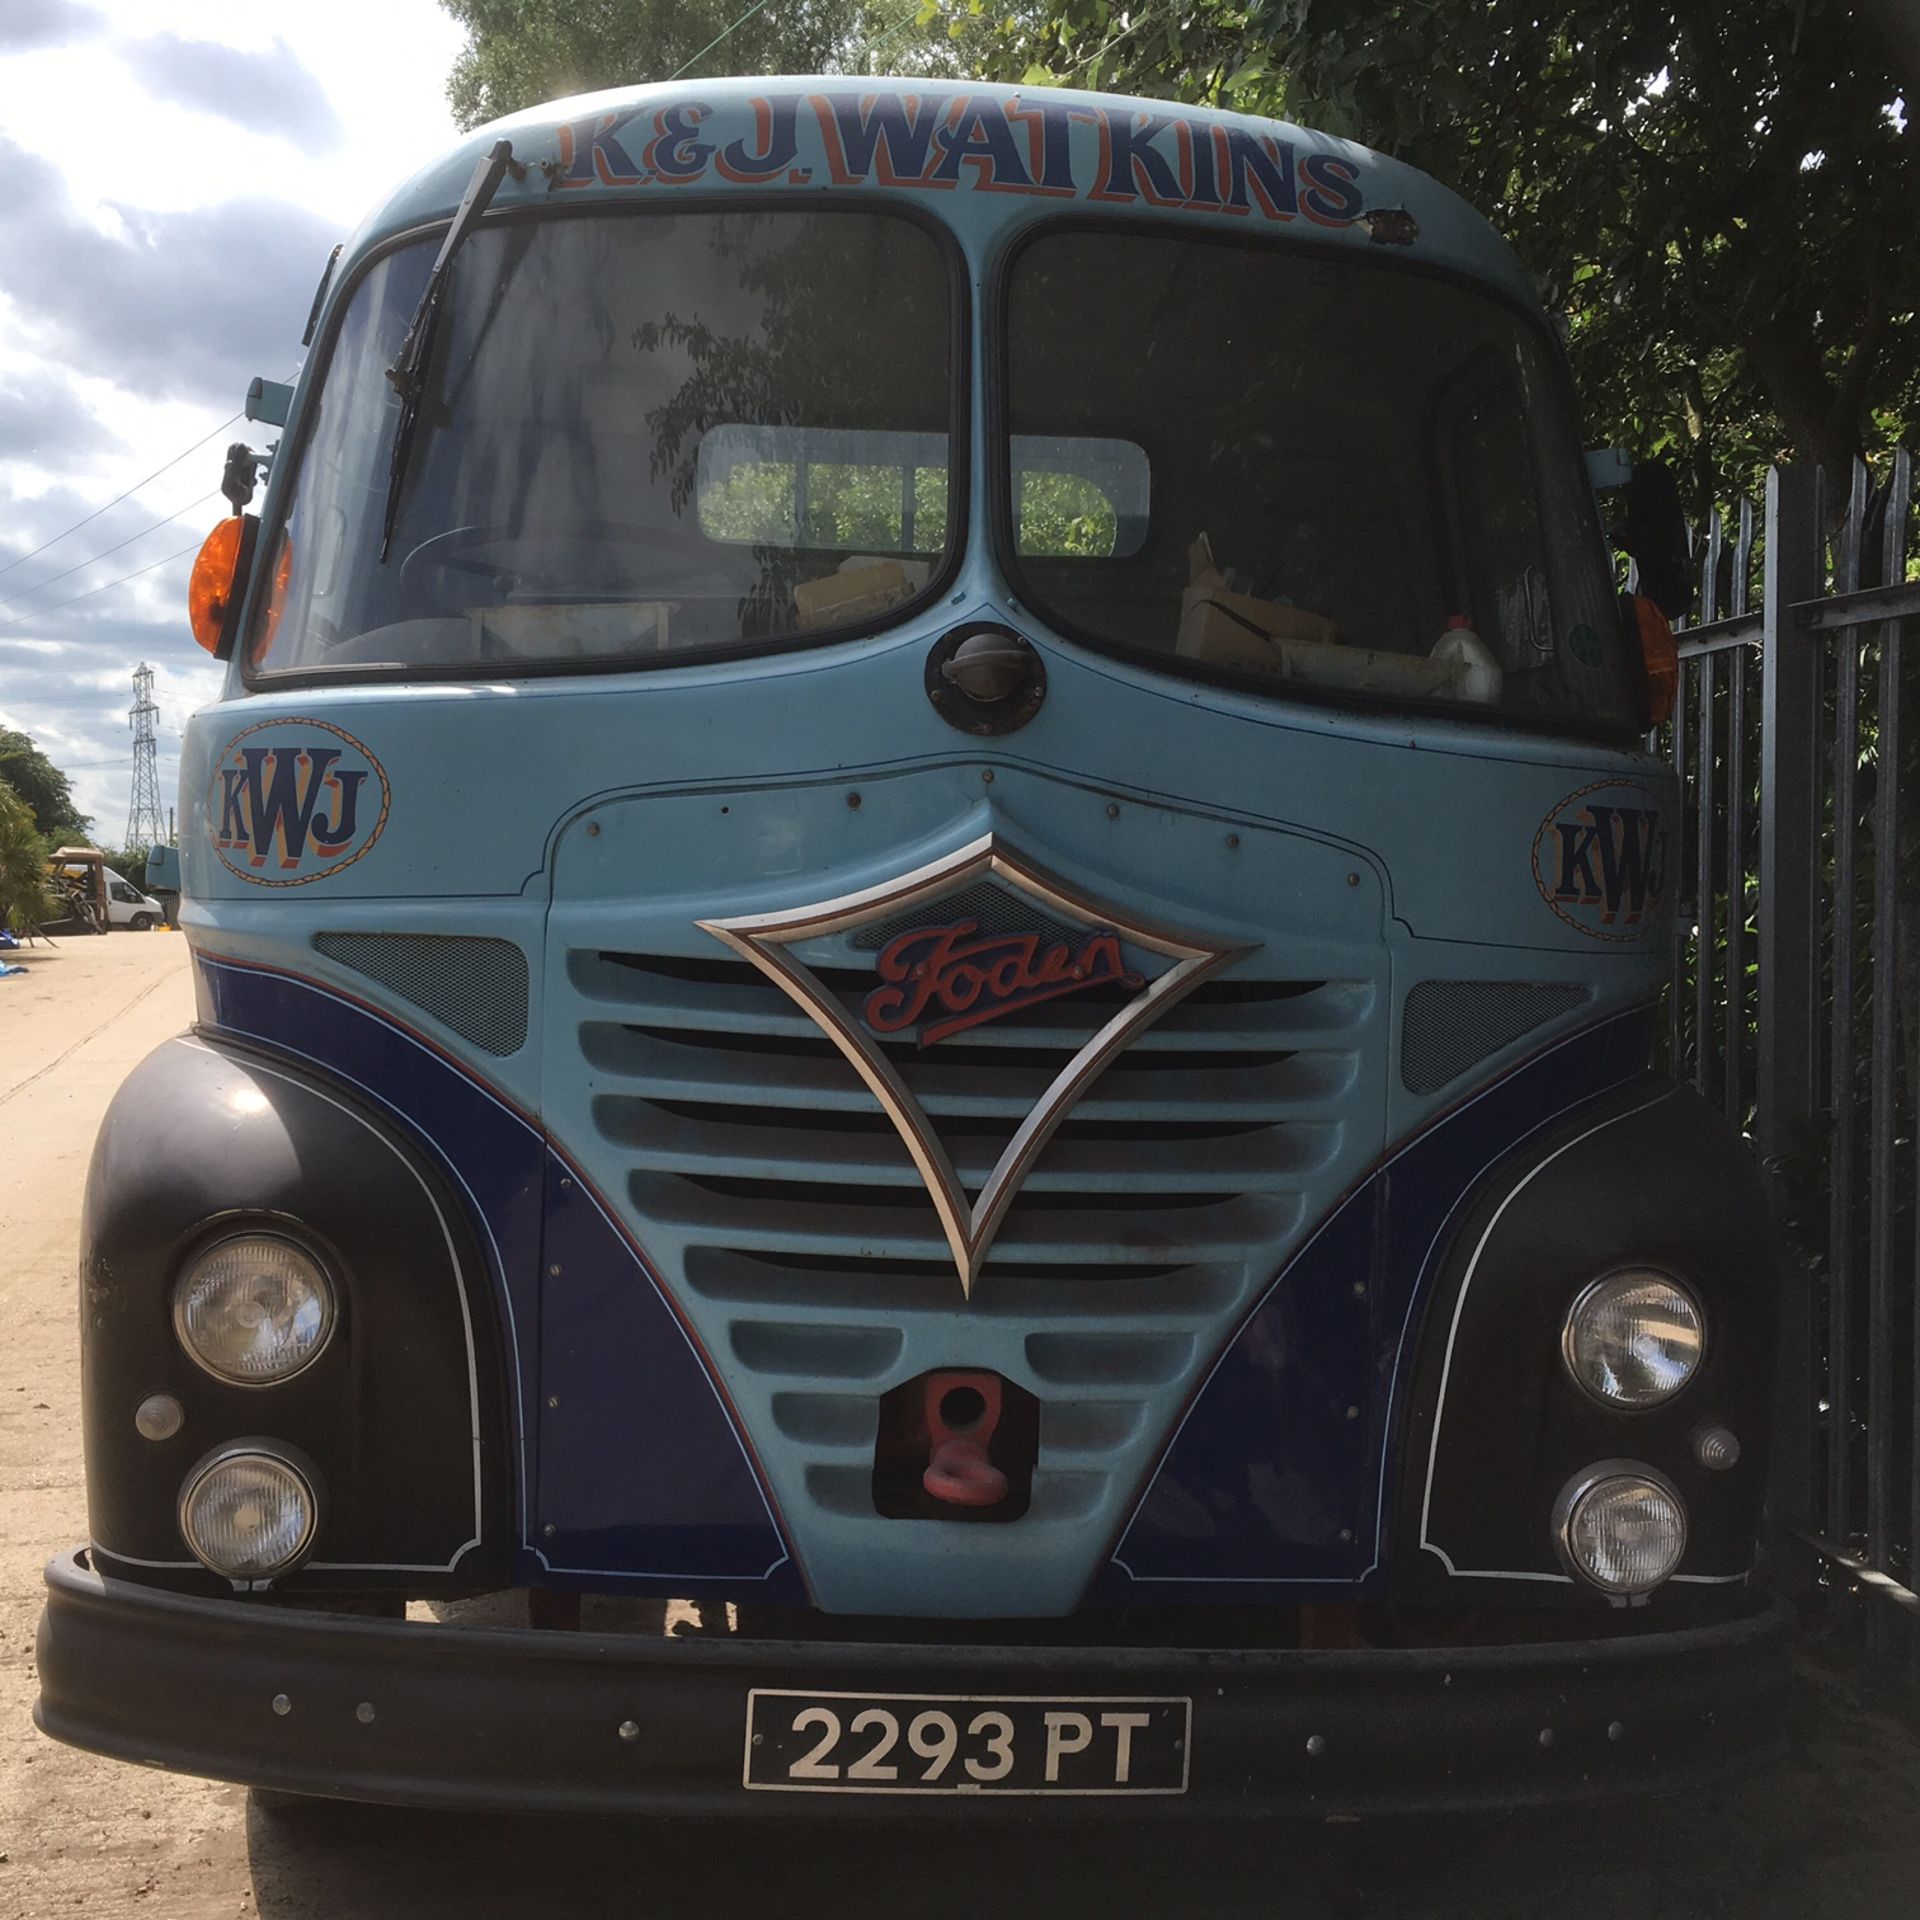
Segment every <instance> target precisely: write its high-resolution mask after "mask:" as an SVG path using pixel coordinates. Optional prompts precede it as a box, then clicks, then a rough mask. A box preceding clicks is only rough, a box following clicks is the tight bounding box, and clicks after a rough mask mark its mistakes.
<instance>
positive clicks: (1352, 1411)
mask: <svg viewBox="0 0 1920 1920" xmlns="http://www.w3.org/2000/svg"><path fill="white" fill-rule="evenodd" d="M1347 1418H1348V1419H1349V1420H1358V1419H1359V1418H1360V1409H1359V1408H1358V1407H1349V1408H1348V1409H1347Z"/></svg>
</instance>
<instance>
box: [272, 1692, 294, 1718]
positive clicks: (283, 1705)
mask: <svg viewBox="0 0 1920 1920" xmlns="http://www.w3.org/2000/svg"><path fill="white" fill-rule="evenodd" d="M273 1710H274V1712H275V1713H277V1714H279V1715H280V1716H281V1717H282V1718H284V1717H285V1716H286V1715H288V1714H290V1713H291V1712H292V1711H293V1702H292V1701H291V1700H290V1699H288V1697H287V1696H286V1695H285V1694H284V1693H276V1694H275V1695H274V1696H273Z"/></svg>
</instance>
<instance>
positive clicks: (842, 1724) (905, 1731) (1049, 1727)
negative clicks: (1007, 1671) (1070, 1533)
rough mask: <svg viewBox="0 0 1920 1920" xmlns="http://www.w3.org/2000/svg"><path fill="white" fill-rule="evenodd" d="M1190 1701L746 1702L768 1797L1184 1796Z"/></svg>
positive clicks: (755, 1698) (786, 1697)
mask: <svg viewBox="0 0 1920 1920" xmlns="http://www.w3.org/2000/svg"><path fill="white" fill-rule="evenodd" d="M1192 1727H1193V1702H1192V1701H1191V1700H1186V1699H1152V1700H1141V1699H1131V1698H1119V1697H1112V1696H1107V1695H1101V1696H1097V1697H1080V1696H1074V1695H1068V1696H1064V1697H1052V1696H1039V1695H1017V1696H1014V1697H1012V1698H1008V1697H1005V1696H1002V1697H1000V1698H997V1699H978V1698H972V1697H968V1696H964V1695H954V1694H937V1693H809V1692H803V1691H799V1690H789V1689H788V1688H785V1687H755V1688H754V1689H753V1690H752V1692H750V1693H749V1694H748V1695H747V1761H746V1768H745V1772H744V1776H743V1779H744V1784H745V1785H747V1786H748V1787H751V1788H755V1789H757V1790H759V1791H761V1792H764V1793H1054V1794H1089V1793H1109V1794H1110V1793H1185V1792H1186V1790H1187V1763H1188V1761H1189V1759H1190V1758H1191V1754H1192V1746H1193V1741H1192Z"/></svg>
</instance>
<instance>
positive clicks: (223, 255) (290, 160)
mask: <svg viewBox="0 0 1920 1920" xmlns="http://www.w3.org/2000/svg"><path fill="white" fill-rule="evenodd" d="M459 45H460V34H459V30H458V28H457V27H456V26H455V25H454V24H453V22H452V21H451V20H449V19H448V17H447V16H446V15H445V14H444V13H443V12H442V11H441V9H440V8H439V6H438V5H437V4H436V0H330V4H328V5H327V6H325V7H320V6H315V5H313V4H311V0H254V4H251V5H250V6H249V7H248V8H247V9H246V10H245V11H244V13H237V12H236V11H235V9H234V8H233V7H232V5H231V3H230V0H168V4H167V6H166V7H165V9H164V11H163V10H161V9H159V8H156V7H155V6H154V5H153V4H152V0H89V3H88V4H79V0H0V258H4V260H5V261H6V272H5V280H4V286H3V287H0V724H4V725H10V726H16V727H19V728H21V729H23V730H24V731H26V732H28V733H31V734H32V735H33V737H34V738H35V740H36V741H38V742H39V744H40V745H41V747H42V748H43V749H44V750H45V751H46V752H47V753H48V754H49V755H50V756H51V757H52V758H53V759H54V760H55V761H56V762H57V763H58V764H60V765H61V766H63V767H64V768H65V769H66V770H67V772H68V773H69V774H70V775H71V777H72V779H73V784H74V789H75V792H76V794H77V795H78V796H79V798H80V803H81V805H82V807H83V808H84V809H85V810H86V811H88V812H90V813H91V814H93V815H94V817H95V825H96V831H97V832H98V833H99V835H100V836H101V837H102V838H103V839H105V840H106V841H108V842H109V843H110V844H111V843H113V842H116V841H117V840H118V838H119V836H120V832H121V829H122V827H123V826H124V825H125V822H126V813H127V798H128V789H129V786H130V782H131V776H132V744H131V735H130V733H129V731H128V727H127V708H128V707H129V705H130V704H131V702H132V673H133V669H134V667H135V666H136V665H137V664H138V663H139V662H140V661H142V660H145V661H146V662H148V663H149V664H150V665H152V667H153V668H154V671H155V698H156V700H157V701H158V703H159V706H160V740H159V761H160V781H161V790H162V793H163V795H164V796H165V798H166V800H167V802H168V804H171V803H172V799H173V790H174V787H175V785H176V784H177V780H178V773H179V745H180V729H181V727H182V725H183V724H184V722H185V720H186V717H187V715H188V713H190V712H191V711H192V710H193V708H194V707H196V706H198V705H201V704H204V702H205V701H207V700H208V699H210V698H212V697H213V695H214V694H215V692H216V691H217V690H218V687H219V683H220V669H219V668H218V667H216V666H215V665H214V664H213V663H212V662H211V661H209V660H208V659H207V657H206V656H205V655H204V654H203V653H201V651H200V650H199V649H198V648H197V647H196V646H195V645H194V644H193V641H192V639H191V637H190V636H189V634H188V632H187V625H186V576H187V571H188V567H189V565H190V559H189V558H181V559H178V560H174V561H171V562H169V563H168V564H166V565H162V566H158V567H154V568H153V569H152V570H151V571H148V572H145V573H143V574H141V575H140V577H138V578H136V579H130V580H128V581H127V582H126V584H124V585H120V586H114V587H111V588H110V590H108V591H105V592H94V591H92V589H95V588H98V587H101V586H103V585H105V584H106V583H109V582H112V581H114V580H116V579H118V578H119V577H120V576H122V575H128V574H131V573H132V572H133V571H134V569H136V568H142V567H147V566H148V565H149V564H150V563H151V562H154V561H158V560H162V559H164V558H165V556H167V555H168V554H170V553H172V552H174V551H175V550H176V549H177V548H181V547H184V546H188V545H190V544H196V543H197V539H198V536H199V535H200V534H202V533H204V532H205V531H206V529H207V528H209V527H210V526H211V525H212V524H213V521H214V520H215V519H216V518H217V517H218V515H219V513H220V511H222V508H221V504H220V503H219V502H218V501H217V500H216V501H213V502H211V503H202V502H201V496H203V495H205V494H207V493H209V492H210V491H211V490H212V489H214V488H215V487H217V485H218V483H219V477H220V466H221V458H222V453H223V448H224V444H225V441H226V439H227V438H228V437H233V438H240V437H243V436H245V435H248V434H251V435H252V436H253V443H254V444H255V445H260V444H262V443H263V441H264V440H265V439H267V438H269V437H270V434H269V433H268V430H265V429H262V428H259V427H253V428H251V429H249V428H246V427H244V426H242V425H241V424H239V423H236V424H235V425H234V426H233V428H232V429H230V432H229V433H216V434H215V435H214V437H213V438H212V439H211V440H210V441H209V443H208V444H207V445H206V446H204V447H202V448H200V449H199V450H198V451H197V452H195V453H193V454H192V455H191V456H190V457H189V458H188V459H187V460H185V461H182V462H180V463H179V464H178V465H175V466H172V467H169V468H167V469H166V471H164V472H162V473H161V474H160V475H159V477H158V478H156V479H155V480H154V481H153V482H152V484H151V485H148V486H145V487H143V488H141V490H140V491H139V492H138V493H137V494H136V495H135V496H134V497H133V498H132V499H131V500H128V501H126V502H124V503H121V504H119V505H117V506H115V507H113V508H112V509H111V510H110V511H108V512H106V513H102V514H100V515H99V517H98V518H97V519H94V520H92V521H91V522H90V523H89V524H88V525H87V526H85V527H83V528H81V529H80V530H79V531H78V532H76V533H74V534H73V535H72V537H71V538H69V539H65V540H62V541H60V542H59V543H58V544H56V545H54V546H52V547H50V548H48V550H47V551H46V552H45V553H44V554H41V555H36V556H35V557H34V558H33V559H31V560H27V561H24V562H22V563H21V564H18V565H10V564H9V563H10V562H14V561H16V560H18V559H19V556H21V555H23V554H26V553H28V552H29V551H30V550H31V549H32V548H34V547H37V546H39V545H40V544H41V542H43V541H45V540H47V539H48V538H50V537H51V536H52V535H54V534H57V533H60V532H61V531H62V529H64V528H67V527H69V526H72V525H73V523H75V522H76V521H79V520H81V519H82V518H83V517H85V516H87V515H89V514H92V513H93V512H94V510H95V509H96V508H98V507H99V506H101V505H102V503H104V502H106V501H108V500H111V499H112V498H113V496H114V495H116V494H118V493H120V492H122V491H123V490H124V489H126V488H128V487H130V486H132V485H133V483H134V482H136V481H139V480H142V479H144V478H145V477H146V476H148V475H150V474H153V473H154V471H155V469H158V468H161V467H162V465H163V463H165V462H167V461H169V460H170V459H171V458H172V457H173V456H174V455H175V454H178V453H180V452H181V451H182V450H183V449H184V448H186V447H188V446H189V445H191V443H193V442H194V441H196V440H199V439H200V438H201V437H202V436H203V435H205V434H207V433H209V431H210V430H212V429H214V428H216V426H217V425H218V423H219V422H220V421H221V420H222V419H223V418H224V417H225V416H226V415H227V414H229V413H232V412H234V411H236V410H237V409H238V408H239V406H240V404H241V401H242V400H243V398H244V396H245V393H246V386H247V382H248V380H249V379H250V378H251V377H252V376H253V375H255V374H266V375H267V376H268V377H270V378H285V377H286V376H287V375H288V373H290V372H291V370H292V369H293V368H294V367H295V365H296V364H297V363H298V360H299V357H300V345H299V335H300V328H301V326H302V324H303V322H304V321H305V318H306V313H307V307H308V304H309V302H310V300H311V297H312V293H313V288H314V284H315V282H316V281H317V279H318V277H319V274H320V270H321V268H322V266H323V265H324V264H325V260H326V255H327V251H328V249H329V248H330V247H331V246H332V244H333V242H334V241H335V240H338V239H341V238H344V237H345V235H346V234H347V233H349V232H350V231H351V230H352V229H353V227H354V226H356V225H357V224H358V222H359V221H360V219H361V217H362V216H363V215H364V214H365V213H366V212H368V211H369V210H370V208H371V207H373V206H374V205H376V204H377V203H378V202H379V201H380V200H382V199H383V198H385V196H386V195H387V193H388V192H389V191H391V189H392V188H393V187H394V185H396V184H397V183H398V182H399V181H401V180H404V179H406V178H407V177H408V176H410V175H411V174H413V173H414V172H416V171H417V170H418V169H419V168H420V167H421V166H422V165H423V164H424V163H425V162H426V161H427V160H429V159H430V158H432V156H433V155H434V154H435V153H436V152H438V151H439V150H440V149H441V148H443V147H445V146H446V145H447V144H449V142H451V141H452V140H453V139H454V138H455V128H454V126H453V124H452V121H451V119H450V117H449V115H448V113H447V108H446V100H445V92H444V88H445V81H446V75H447V72H448V69H449V68H450V67H451V65H452V62H453V58H454V55H455V54H456V52H457V51H458V50H459ZM76 100H79V101H84V102H85V103H86V105H85V111H84V112H76V110H75V107H74V102H75V101H76ZM183 509H184V511H182V510H183ZM175 515H177V516H178V517H176V518H172V519H171V520H169V519H168V516H175ZM157 522H158V523H163V524H158V525H156V524H154V523H157ZM122 543H124V544H122ZM114 547H118V548H119V550H118V551H117V552H114V553H111V554H108V553H107V550H108V549H109V548H114ZM96 555H102V556H105V557H102V558H99V559H98V560H97V561H94V560H92V556H96ZM89 561H91V564H87V565H79V564H77V563H80V562H89ZM83 595H84V596H85V597H84V598H82V597H80V596H83Z"/></svg>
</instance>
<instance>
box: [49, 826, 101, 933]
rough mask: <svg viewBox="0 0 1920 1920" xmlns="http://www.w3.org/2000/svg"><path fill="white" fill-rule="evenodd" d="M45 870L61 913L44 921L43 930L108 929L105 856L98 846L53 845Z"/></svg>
mask: <svg viewBox="0 0 1920 1920" xmlns="http://www.w3.org/2000/svg"><path fill="white" fill-rule="evenodd" d="M47 872H48V875H49V877H50V878H51V880H52V883H53V892H54V895H55V897H56V898H57V899H58V901H59V902H60V905H61V907H62V912H61V914H60V917H59V918H58V919H55V920H49V921H47V922H45V924H44V929H43V930H44V931H46V932H48V933H106V932H108V931H109V930H110V929H111V927H112V925H113V897H112V893H111V891H110V890H109V886H108V880H109V875H108V871H107V856H106V855H105V854H104V853H102V852H101V851H100V849H99V848H98V847H56V848H55V849H54V851H53V853H52V854H51V855H50V856H49V858H48V860H47ZM113 877H115V878H117V877H118V876H113Z"/></svg>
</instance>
